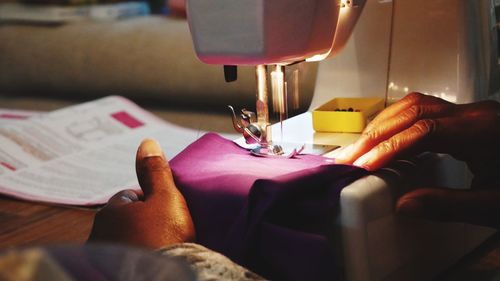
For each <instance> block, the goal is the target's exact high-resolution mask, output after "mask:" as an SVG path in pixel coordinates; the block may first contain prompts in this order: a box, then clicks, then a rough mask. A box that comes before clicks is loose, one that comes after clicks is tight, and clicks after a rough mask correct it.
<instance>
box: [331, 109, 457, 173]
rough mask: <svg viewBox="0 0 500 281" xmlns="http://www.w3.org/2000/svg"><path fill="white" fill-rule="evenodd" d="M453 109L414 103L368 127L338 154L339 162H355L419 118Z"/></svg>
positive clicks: (426, 117) (441, 113) (444, 113)
mask: <svg viewBox="0 0 500 281" xmlns="http://www.w3.org/2000/svg"><path fill="white" fill-rule="evenodd" d="M452 110H453V107H452V106H451V105H448V104H446V105H413V106H411V107H410V108H408V109H407V110H406V111H404V112H402V113H401V114H398V115H396V116H394V117H393V118H392V119H390V120H386V121H385V122H382V123H379V125H378V126H376V127H372V128H371V129H367V130H365V131H364V132H363V134H361V136H360V137H359V139H358V140H357V141H356V142H355V143H354V144H353V145H352V146H351V147H350V148H347V149H346V150H344V151H343V152H342V153H340V154H338V155H337V157H338V159H339V160H338V161H337V163H344V164H346V163H353V162H354V160H355V159H357V158H359V157H360V156H361V155H363V154H365V153H367V152H368V151H370V150H371V149H372V148H373V147H375V146H376V145H377V144H379V143H381V142H383V141H385V140H387V139H390V138H391V137H392V136H394V135H396V134H398V133H400V132H402V131H404V130H406V129H408V128H410V127H411V126H412V125H414V124H415V123H416V122H417V121H418V120H421V119H429V118H437V117H440V116H442V115H447V114H449V113H450V112H451V111H452Z"/></svg>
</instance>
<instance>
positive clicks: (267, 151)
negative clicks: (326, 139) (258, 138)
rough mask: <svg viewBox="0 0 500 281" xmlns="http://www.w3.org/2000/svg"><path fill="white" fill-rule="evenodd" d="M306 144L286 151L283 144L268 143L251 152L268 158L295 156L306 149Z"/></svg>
mask: <svg viewBox="0 0 500 281" xmlns="http://www.w3.org/2000/svg"><path fill="white" fill-rule="evenodd" d="M304 147H305V145H302V146H301V147H299V148H293V149H292V150H291V151H285V150H284V149H283V147H282V146H281V145H277V144H276V145H268V146H267V147H263V146H257V147H255V148H253V149H251V150H250V153H251V154H252V155H255V156H259V157H268V158H294V157H295V156H297V155H299V154H300V153H301V152H302V151H303V150H304Z"/></svg>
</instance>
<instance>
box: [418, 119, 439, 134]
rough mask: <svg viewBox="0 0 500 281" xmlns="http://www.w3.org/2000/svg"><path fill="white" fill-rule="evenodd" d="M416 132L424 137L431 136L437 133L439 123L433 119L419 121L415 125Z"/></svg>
mask: <svg viewBox="0 0 500 281" xmlns="http://www.w3.org/2000/svg"><path fill="white" fill-rule="evenodd" d="M414 128H415V130H417V132H418V133H420V134H423V135H431V134H432V133H434V132H435V131H436V128H437V123H436V121H435V120H433V119H423V120H419V121H417V123H415V125H414Z"/></svg>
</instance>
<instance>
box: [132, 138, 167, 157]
mask: <svg viewBox="0 0 500 281" xmlns="http://www.w3.org/2000/svg"><path fill="white" fill-rule="evenodd" d="M137 154H138V155H139V157H140V158H146V157H154V156H160V157H163V151H162V150H161V146H160V144H159V143H158V142H157V141H156V140H154V139H145V140H143V141H142V142H141V145H140V146H139V150H138V153H137Z"/></svg>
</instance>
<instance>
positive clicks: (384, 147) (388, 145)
mask: <svg viewBox="0 0 500 281" xmlns="http://www.w3.org/2000/svg"><path fill="white" fill-rule="evenodd" d="M397 148H398V142H397V140H394V139H391V140H387V141H384V142H382V143H380V146H379V151H380V152H382V153H389V152H392V151H396V150H397Z"/></svg>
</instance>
